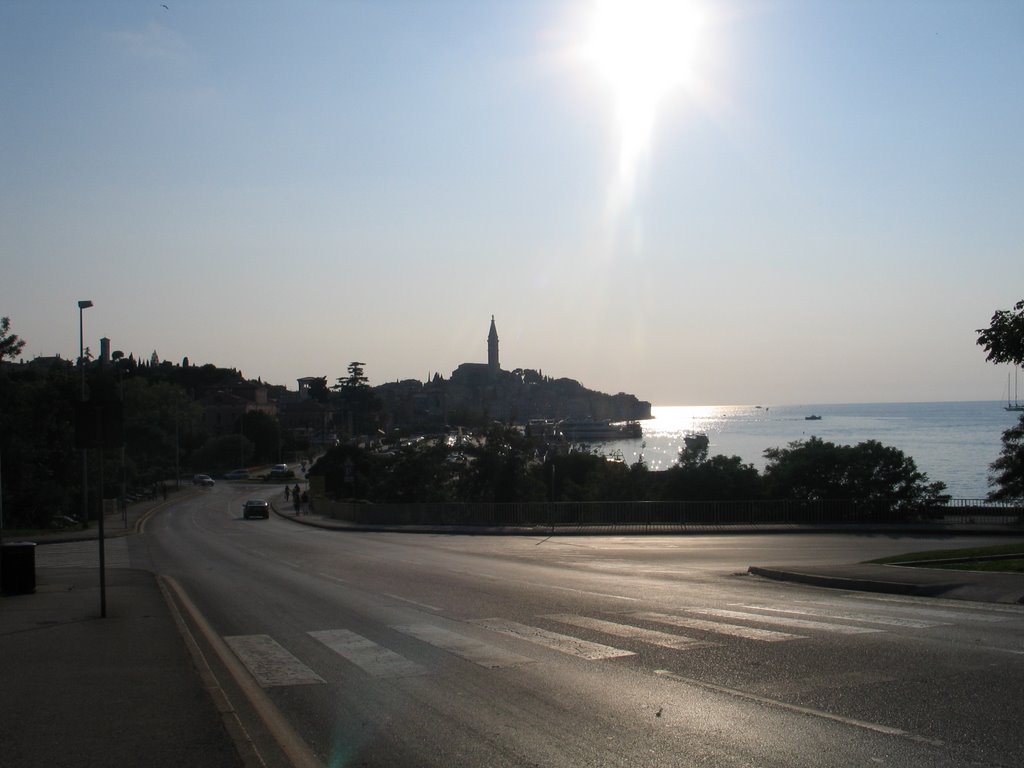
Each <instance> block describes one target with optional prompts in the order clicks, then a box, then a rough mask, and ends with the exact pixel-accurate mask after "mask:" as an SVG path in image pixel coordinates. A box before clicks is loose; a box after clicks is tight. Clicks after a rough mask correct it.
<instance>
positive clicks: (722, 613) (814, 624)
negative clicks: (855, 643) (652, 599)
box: [686, 608, 884, 635]
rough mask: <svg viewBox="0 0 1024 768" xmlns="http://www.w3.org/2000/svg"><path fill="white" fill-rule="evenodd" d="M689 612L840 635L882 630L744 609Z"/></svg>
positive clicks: (689, 609) (701, 609)
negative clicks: (770, 614)
mask: <svg viewBox="0 0 1024 768" xmlns="http://www.w3.org/2000/svg"><path fill="white" fill-rule="evenodd" d="M686 610H687V611H689V612H690V613H698V614H701V615H702V616H717V617H719V618H722V619H740V620H741V621H759V622H761V623H762V624H776V625H778V626H782V627H800V628H802V629H820V630H823V631H827V632H835V633H837V634H840V635H866V634H868V633H871V632H883V631H884V630H881V629H875V628H874V627H851V626H848V625H846V624H833V623H832V622H828V621H808V620H807V619H791V618H788V617H786V616H766V615H764V614H763V613H746V612H744V611H726V610H720V609H717V608H687V609H686Z"/></svg>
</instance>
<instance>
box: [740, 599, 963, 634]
mask: <svg viewBox="0 0 1024 768" xmlns="http://www.w3.org/2000/svg"><path fill="white" fill-rule="evenodd" d="M738 607H740V608H750V609H751V610H755V611H768V612H770V613H792V614H796V615H797V616H817V617H824V618H829V619H845V620H847V621H859V622H861V623H864V624H884V625H886V626H892V627H910V628H912V629H930V628H932V627H942V626H948V623H947V622H941V621H921V620H920V619H902V618H897V617H888V616H879V615H877V614H860V615H857V616H854V615H853V614H850V613H843V612H840V611H806V610H801V609H799V608H769V607H768V606H765V605H739V606H738Z"/></svg>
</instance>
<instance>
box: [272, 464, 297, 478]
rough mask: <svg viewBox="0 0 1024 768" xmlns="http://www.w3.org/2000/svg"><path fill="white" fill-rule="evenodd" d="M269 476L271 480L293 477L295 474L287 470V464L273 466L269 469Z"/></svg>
mask: <svg viewBox="0 0 1024 768" xmlns="http://www.w3.org/2000/svg"><path fill="white" fill-rule="evenodd" d="M270 476H271V477H272V478H279V477H295V473H294V472H292V470H290V469H288V465H287V464H275V465H274V466H272V467H271V468H270Z"/></svg>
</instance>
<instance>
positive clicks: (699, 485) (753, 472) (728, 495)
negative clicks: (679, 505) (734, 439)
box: [661, 447, 762, 501]
mask: <svg viewBox="0 0 1024 768" xmlns="http://www.w3.org/2000/svg"><path fill="white" fill-rule="evenodd" d="M698 450H699V447H698ZM704 450H705V452H706V448H705V449H704ZM761 489H762V484H761V476H760V475H759V474H758V472H757V468H756V467H755V466H754V465H753V464H744V463H743V460H742V459H740V457H739V456H722V455H718V456H712V457H711V458H710V459H707V458H705V459H703V460H701V461H699V462H697V461H689V462H684V461H683V460H682V457H681V460H680V462H679V464H678V465H677V466H675V467H671V468H669V469H667V470H665V472H664V479H663V481H662V487H661V499H662V500H663V501H750V500H752V499H758V498H760V497H761V495H762V490H761Z"/></svg>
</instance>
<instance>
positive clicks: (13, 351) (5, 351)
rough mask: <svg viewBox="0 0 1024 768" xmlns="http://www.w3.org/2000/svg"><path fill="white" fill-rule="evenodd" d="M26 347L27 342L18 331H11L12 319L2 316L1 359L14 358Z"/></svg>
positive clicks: (0, 330)
mask: <svg viewBox="0 0 1024 768" xmlns="http://www.w3.org/2000/svg"><path fill="white" fill-rule="evenodd" d="M24 348H25V342H24V341H23V340H22V339H19V338H18V335H17V334H16V333H11V319H10V318H9V317H0V361H3V360H6V359H8V358H10V359H11V360H13V359H14V358H16V357H17V356H18V355H20V354H21V350H22V349H24Z"/></svg>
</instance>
